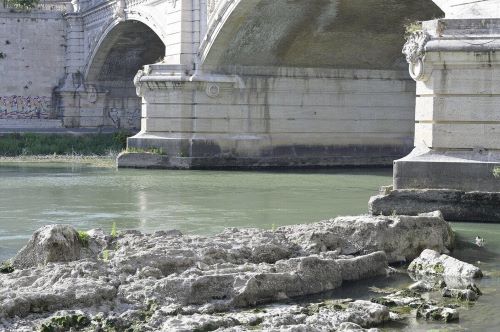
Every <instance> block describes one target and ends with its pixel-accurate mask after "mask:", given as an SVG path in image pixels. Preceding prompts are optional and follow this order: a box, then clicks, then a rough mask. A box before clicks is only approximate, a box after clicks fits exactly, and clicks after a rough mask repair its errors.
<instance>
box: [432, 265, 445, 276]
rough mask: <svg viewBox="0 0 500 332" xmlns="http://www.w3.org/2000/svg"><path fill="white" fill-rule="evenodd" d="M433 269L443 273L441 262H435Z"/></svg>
mask: <svg viewBox="0 0 500 332" xmlns="http://www.w3.org/2000/svg"><path fill="white" fill-rule="evenodd" d="M432 268H433V269H434V272H436V273H438V274H443V273H444V266H443V264H441V263H437V264H436V265H434V266H433V267H432Z"/></svg>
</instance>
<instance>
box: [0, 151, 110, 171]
mask: <svg viewBox="0 0 500 332" xmlns="http://www.w3.org/2000/svg"><path fill="white" fill-rule="evenodd" d="M117 155H118V154H117V153H116V152H115V153H114V152H110V153H109V154H108V155H102V156H98V155H77V154H74V155H58V154H51V155H21V156H15V157H6V156H0V164H4V165H9V164H12V165H24V166H28V165H34V166H49V165H51V164H77V165H82V166H86V167H98V168H116V157H117Z"/></svg>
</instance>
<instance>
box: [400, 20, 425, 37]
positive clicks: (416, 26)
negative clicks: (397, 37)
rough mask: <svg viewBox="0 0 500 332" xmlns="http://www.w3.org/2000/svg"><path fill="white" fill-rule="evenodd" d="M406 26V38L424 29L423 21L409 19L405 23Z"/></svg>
mask: <svg viewBox="0 0 500 332" xmlns="http://www.w3.org/2000/svg"><path fill="white" fill-rule="evenodd" d="M404 28H405V38H408V37H410V36H411V35H413V34H414V33H415V32H417V31H421V30H422V22H421V21H409V22H407V23H406V24H405V25H404Z"/></svg>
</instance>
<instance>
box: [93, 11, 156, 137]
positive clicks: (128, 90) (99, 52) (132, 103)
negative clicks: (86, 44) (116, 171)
mask: <svg viewBox="0 0 500 332" xmlns="http://www.w3.org/2000/svg"><path fill="white" fill-rule="evenodd" d="M106 30H107V31H108V32H107V33H106V32H105V33H104V36H103V37H102V38H101V40H100V41H99V43H98V44H97V46H96V49H95V50H94V52H93V54H92V56H91V58H90V62H89V63H88V66H87V70H86V73H85V85H86V87H91V89H92V90H95V92H96V94H97V95H98V96H99V104H101V103H102V105H98V106H100V107H101V106H102V107H103V109H104V117H105V119H104V125H109V126H114V127H120V128H134V129H138V128H139V127H140V109H141V100H140V98H139V97H138V96H137V94H136V90H135V87H134V83H133V78H134V76H135V74H136V73H137V71H138V70H139V69H141V68H142V66H144V65H146V64H151V63H155V62H158V61H161V60H162V59H163V57H164V56H165V44H164V42H163V41H162V39H161V38H160V37H159V36H158V35H157V34H156V33H155V32H154V30H153V29H152V28H150V27H149V26H148V25H146V24H145V23H143V22H140V21H138V20H134V19H130V20H125V21H121V22H113V23H112V24H111V25H110V27H109V28H108V29H106Z"/></svg>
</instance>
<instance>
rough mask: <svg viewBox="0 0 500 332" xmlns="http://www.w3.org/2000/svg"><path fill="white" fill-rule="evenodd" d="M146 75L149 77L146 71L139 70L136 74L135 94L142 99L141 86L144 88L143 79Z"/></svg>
mask: <svg viewBox="0 0 500 332" xmlns="http://www.w3.org/2000/svg"><path fill="white" fill-rule="evenodd" d="M144 75H147V73H145V71H144V70H139V71H137V74H135V76H134V85H135V93H136V94H137V96H139V97H142V93H141V86H142V83H141V78H142V77H143V76H144Z"/></svg>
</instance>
